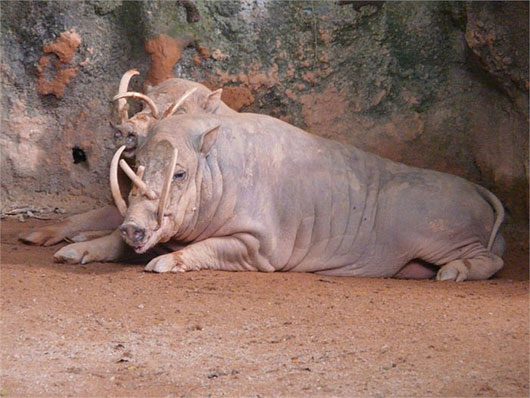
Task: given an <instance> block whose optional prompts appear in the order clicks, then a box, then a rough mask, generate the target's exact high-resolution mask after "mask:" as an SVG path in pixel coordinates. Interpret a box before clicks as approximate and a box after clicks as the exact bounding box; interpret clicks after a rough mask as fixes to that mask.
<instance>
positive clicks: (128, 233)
mask: <svg viewBox="0 0 530 398" xmlns="http://www.w3.org/2000/svg"><path fill="white" fill-rule="evenodd" d="M120 232H121V234H122V236H123V237H127V238H129V239H130V240H132V241H133V242H140V241H142V240H143V239H144V238H145V229H143V228H140V227H137V226H135V225H131V224H125V225H122V226H121V227H120Z"/></svg>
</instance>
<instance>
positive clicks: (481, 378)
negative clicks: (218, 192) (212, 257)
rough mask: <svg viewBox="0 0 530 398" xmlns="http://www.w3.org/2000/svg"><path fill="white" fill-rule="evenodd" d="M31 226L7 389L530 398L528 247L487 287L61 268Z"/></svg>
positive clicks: (7, 275)
mask: <svg viewBox="0 0 530 398" xmlns="http://www.w3.org/2000/svg"><path fill="white" fill-rule="evenodd" d="M31 225H43V223H42V222H40V223H37V222H34V221H31V222H26V223H19V222H16V221H6V220H3V221H2V239H1V241H2V245H1V254H2V259H1V270H0V271H1V273H0V276H1V380H0V382H1V386H0V396H8V397H11V396H12V397H15V396H26V397H27V396H84V397H89V396H90V397H93V396H127V397H142V396H153V397H154V396H169V397H173V396H175V397H179V396H208V395H212V396H262V397H264V396H299V397H306V396H319V397H320V396H378V397H382V396H397V395H399V396H510V397H519V396H520V397H526V396H528V394H529V383H528V380H529V367H528V366H529V352H528V350H529V331H528V327H529V319H528V303H529V302H528V281H527V278H528V246H527V243H519V244H515V245H514V244H513V243H512V244H511V249H512V250H511V253H512V254H511V255H510V256H511V257H510V256H508V258H507V263H508V265H509V266H508V267H507V269H506V271H504V273H501V275H500V277H498V278H496V279H493V280H489V281H484V282H465V283H460V284H456V283H449V282H443V283H437V282H434V281H402V280H390V279H378V280H376V279H355V278H331V277H322V276H318V275H312V274H295V273H291V274H287V273H283V274H282V273H276V274H260V273H229V272H208V271H203V272H195V273H193V272H192V273H187V274H179V275H176V274H171V275H157V274H150V273H145V272H143V271H142V266H141V265H133V264H128V265H127V264H99V263H95V264H88V265H86V266H73V265H65V264H55V263H54V262H53V261H52V254H53V252H54V251H55V250H57V248H58V247H59V246H55V247H51V248H43V247H31V246H25V245H22V244H20V243H18V242H17V239H16V237H17V235H18V233H19V232H20V231H21V230H22V229H23V228H28V227H30V226H31ZM523 235H524V233H523ZM523 242H527V238H526V240H525V241H523Z"/></svg>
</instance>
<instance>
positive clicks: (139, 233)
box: [134, 228, 145, 242]
mask: <svg viewBox="0 0 530 398" xmlns="http://www.w3.org/2000/svg"><path fill="white" fill-rule="evenodd" d="M144 237H145V231H144V230H143V229H141V228H135V230H134V240H135V241H137V242H139V241H141V240H143V238H144Z"/></svg>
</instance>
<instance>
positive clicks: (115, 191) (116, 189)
mask: <svg viewBox="0 0 530 398" xmlns="http://www.w3.org/2000/svg"><path fill="white" fill-rule="evenodd" d="M125 148H126V146H125V145H122V146H121V147H120V148H119V149H118V150H117V151H116V153H115V154H114V156H113V157H112V161H111V162H110V191H111V192H112V198H113V199H114V203H116V207H117V208H118V211H119V212H120V214H121V215H122V216H124V217H125V213H127V204H126V203H125V200H123V197H122V196H121V192H120V185H119V184H118V162H119V160H120V156H121V154H122V152H123V151H124V150H125Z"/></svg>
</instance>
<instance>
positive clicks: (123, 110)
mask: <svg viewBox="0 0 530 398" xmlns="http://www.w3.org/2000/svg"><path fill="white" fill-rule="evenodd" d="M139 74H140V72H138V71H137V70H136V69H131V70H128V71H127V72H125V73H124V74H123V76H122V77H121V80H120V85H119V87H118V95H120V94H123V93H126V92H127V90H128V89H129V82H130V81H131V79H132V78H133V76H137V75H139ZM118 115H120V120H121V123H123V122H125V121H126V120H127V119H129V113H128V109H127V100H126V99H120V100H119V101H118Z"/></svg>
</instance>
